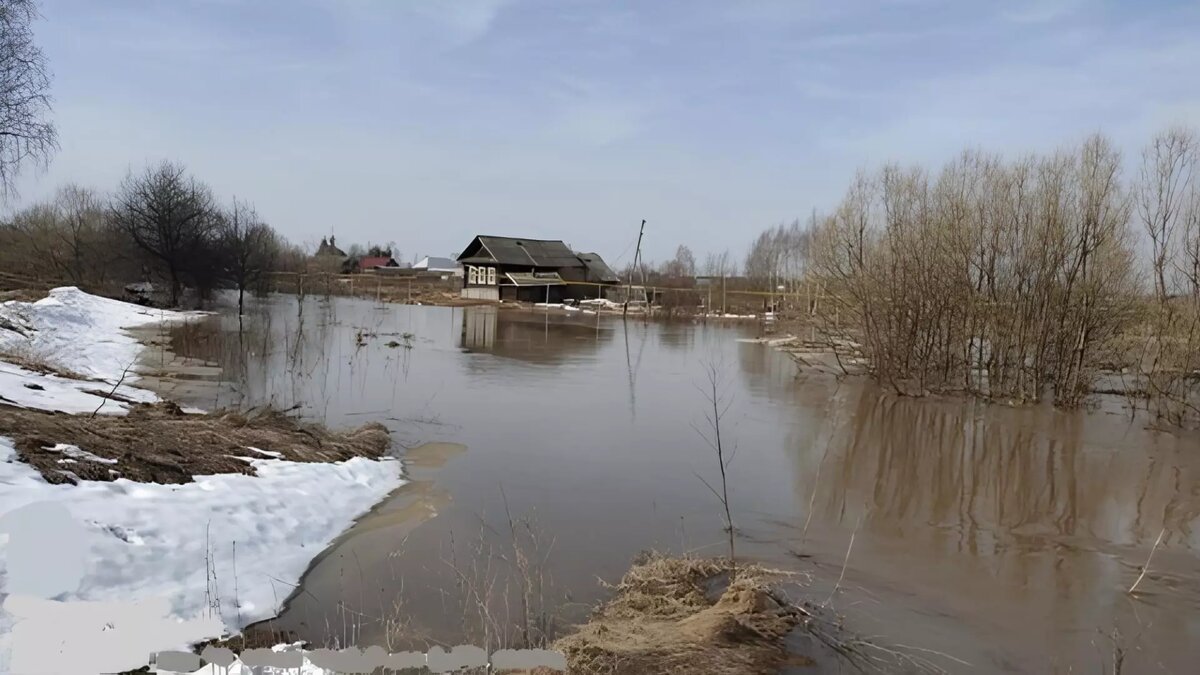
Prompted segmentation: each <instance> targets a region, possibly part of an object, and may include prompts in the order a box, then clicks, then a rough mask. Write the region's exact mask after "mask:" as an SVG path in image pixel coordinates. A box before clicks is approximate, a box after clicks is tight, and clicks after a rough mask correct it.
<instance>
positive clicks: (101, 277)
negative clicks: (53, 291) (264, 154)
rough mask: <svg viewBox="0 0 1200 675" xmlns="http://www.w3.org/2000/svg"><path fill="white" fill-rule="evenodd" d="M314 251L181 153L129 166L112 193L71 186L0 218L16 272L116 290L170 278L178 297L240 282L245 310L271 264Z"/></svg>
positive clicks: (1, 253)
mask: <svg viewBox="0 0 1200 675" xmlns="http://www.w3.org/2000/svg"><path fill="white" fill-rule="evenodd" d="M305 258H306V256H305V254H304V253H303V252H302V251H300V250H298V249H297V247H295V246H290V245H289V244H287V243H286V242H285V241H284V240H283V239H282V238H281V237H280V236H279V235H278V234H277V233H276V232H275V230H274V229H273V228H271V227H270V225H268V224H266V223H265V222H263V221H262V219H261V218H259V216H258V214H257V212H256V211H255V210H254V207H253V206H252V205H250V204H249V203H247V202H243V201H238V200H234V201H233V202H232V203H231V204H230V205H229V206H228V207H223V206H221V205H220V204H219V203H218V202H217V200H216V199H215V198H214V197H213V195H212V191H211V190H210V189H209V188H208V187H207V186H206V185H204V184H203V183H201V182H199V181H198V180H196V179H195V178H193V177H191V176H189V175H188V173H187V171H186V170H185V169H184V167H183V166H181V165H179V164H175V163H172V162H162V163H159V164H157V165H154V166H151V167H149V168H147V169H145V170H143V171H142V172H140V173H130V174H129V175H128V176H127V177H126V178H125V180H124V181H122V183H121V185H120V186H119V188H118V189H117V191H116V193H114V194H113V195H111V196H104V195H101V194H100V193H98V192H96V191H94V190H90V189H87V188H82V187H79V186H76V185H66V186H64V187H63V188H61V189H60V190H59V191H58V193H57V194H56V195H55V197H54V198H52V199H50V200H48V201H46V202H43V203H38V204H33V205H31V206H29V207H26V208H25V209H23V210H21V211H19V212H17V213H16V214H15V215H14V216H13V218H12V219H11V221H9V222H8V223H5V224H2V225H0V268H2V269H3V270H5V271H6V272H8V273H10V274H14V275H17V276H18V277H20V278H26V279H32V280H45V281H47V282H52V283H53V282H60V281H65V282H68V283H72V284H75V285H77V286H81V287H83V288H85V289H91V290H95V291H99V292H103V293H107V294H115V293H116V292H118V291H117V289H119V288H120V287H121V286H124V285H125V284H127V283H129V282H134V281H151V280H156V279H163V280H165V282H166V287H167V288H168V289H169V302H170V304H172V305H178V304H179V303H180V300H181V297H182V293H183V290H184V288H191V289H194V290H195V291H196V292H197V294H198V296H199V297H200V298H205V297H207V296H208V294H209V292H210V291H212V290H213V289H215V288H218V287H222V286H231V287H233V288H235V289H237V290H238V291H239V309H240V308H241V304H242V298H243V296H244V293H245V291H246V290H248V289H256V288H260V287H261V285H262V283H264V281H265V279H266V275H267V274H268V273H269V272H272V271H275V270H279V269H284V268H287V267H288V266H291V267H303V264H304V262H303V261H304V260H305Z"/></svg>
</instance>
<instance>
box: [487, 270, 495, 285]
mask: <svg viewBox="0 0 1200 675" xmlns="http://www.w3.org/2000/svg"><path fill="white" fill-rule="evenodd" d="M487 282H488V286H495V285H496V268H495V267H489V268H487Z"/></svg>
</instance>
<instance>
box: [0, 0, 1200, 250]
mask: <svg viewBox="0 0 1200 675" xmlns="http://www.w3.org/2000/svg"><path fill="white" fill-rule="evenodd" d="M43 12H44V14H45V20H44V21H41V22H40V23H39V24H38V25H37V26H36V32H37V37H38V40H39V42H40V43H41V45H42V46H43V48H44V50H45V52H46V54H47V56H48V58H49V60H50V63H51V67H52V68H53V70H54V74H55V79H54V85H53V87H54V97H55V117H56V120H57V122H58V125H59V132H60V136H61V139H60V140H61V145H62V149H61V152H60V153H59V154H58V155H57V156H56V157H55V159H54V161H53V163H52V164H51V166H50V169H49V170H48V171H47V172H44V173H36V172H30V173H29V174H28V175H27V176H26V178H25V179H24V180H23V181H22V182H21V201H20V202H19V203H28V202H29V201H30V200H33V199H38V198H41V197H43V196H45V195H47V194H49V193H51V192H52V191H53V189H54V188H55V187H56V186H57V185H58V184H60V183H62V182H65V181H69V180H70V181H77V182H80V183H83V184H85V185H91V186H94V187H97V188H101V189H105V190H108V189H111V188H113V187H114V186H115V185H116V184H117V183H118V182H119V180H120V179H121V177H122V176H123V175H124V174H125V173H126V172H127V171H128V170H129V169H130V168H133V169H138V168H140V167H142V166H144V165H145V164H146V163H147V162H151V161H155V160H158V159H162V158H171V159H175V160H179V161H182V162H184V163H185V164H186V165H187V166H188V167H190V168H191V170H192V171H193V173H194V174H195V175H196V176H197V177H199V178H201V179H203V180H205V181H207V182H208V183H210V184H211V185H212V186H213V187H214V189H215V190H216V191H217V192H218V194H220V195H222V196H223V197H230V196H234V195H236V196H238V197H239V198H246V199H249V200H252V201H253V202H255V203H256V204H257V206H258V209H259V212H260V213H261V214H262V215H263V216H264V217H265V218H267V219H268V220H269V222H271V223H272V224H273V225H275V226H276V227H277V228H278V229H279V230H280V231H282V232H283V233H284V234H286V235H287V236H289V237H290V238H292V239H293V240H296V241H298V242H301V243H310V244H312V243H315V242H316V240H317V239H319V238H320V237H321V236H322V235H324V234H329V233H334V234H336V235H337V236H338V240H339V242H343V241H344V242H346V243H350V242H353V241H363V242H365V241H367V240H372V241H394V242H396V245H397V249H398V250H399V251H400V252H402V253H403V256H404V257H405V258H406V259H411V258H412V257H413V256H415V255H424V254H435V255H445V254H449V253H453V252H457V251H458V250H460V249H461V248H462V247H463V246H465V245H466V243H467V242H468V241H469V239H470V237H471V236H472V235H473V234H476V233H490V234H512V235H520V236H528V237H545V238H562V239H565V240H566V241H567V242H568V243H570V244H571V245H572V246H574V247H576V248H578V249H583V250H595V251H598V252H600V253H601V254H602V255H604V256H605V257H606V258H608V259H609V261H610V262H611V263H613V264H614V265H617V264H621V263H624V262H627V260H628V259H629V258H630V257H631V256H632V250H631V249H632V243H633V240H634V239H635V238H636V235H637V225H638V223H639V222H640V220H641V219H642V218H645V219H646V220H647V221H648V224H647V234H646V245H645V246H646V249H647V256H648V257H649V258H651V259H662V258H666V257H669V256H671V255H672V253H673V251H674V249H675V247H676V246H677V245H678V244H680V243H686V244H688V245H690V246H691V247H692V248H693V249H694V250H695V251H696V252H697V257H698V258H702V256H703V253H704V252H706V251H709V250H717V249H724V248H726V247H728V248H730V249H732V250H733V252H734V253H735V254H736V255H737V256H738V257H739V259H740V257H741V256H742V255H743V253H744V252H745V250H746V248H747V245H748V243H749V241H750V240H751V239H752V238H753V236H754V234H755V233H757V232H758V231H759V230H761V229H762V228H764V227H766V226H769V225H773V224H775V223H778V222H781V221H785V220H788V221H790V220H791V219H793V218H795V217H806V216H807V215H808V214H809V213H810V211H811V210H812V209H813V208H817V209H818V210H820V209H825V208H828V207H830V206H831V205H833V204H834V203H836V201H837V200H838V199H839V198H840V196H841V193H842V191H843V189H844V187H845V186H846V184H847V183H848V181H849V179H850V178H851V176H852V174H853V172H854V171H855V169H856V168H858V167H860V166H868V167H874V166H877V165H879V164H880V163H882V162H884V161H886V160H891V159H895V160H900V161H905V162H921V163H926V164H933V163H938V162H941V161H942V160H944V159H946V158H947V157H949V156H951V155H953V154H955V153H956V152H958V151H959V150H961V149H962V148H963V147H965V146H974V147H980V148H983V149H986V150H995V151H1001V152H1005V153H1008V154H1015V153H1019V152H1024V151H1029V150H1052V149H1054V148H1055V147H1056V146H1058V145H1061V144H1064V143H1067V142H1073V141H1076V140H1079V139H1080V138H1082V137H1083V136H1084V135H1086V134H1087V133H1089V132H1091V131H1096V130H1102V131H1104V132H1106V133H1108V134H1109V135H1111V136H1112V137H1113V138H1114V139H1115V141H1116V142H1117V143H1118V145H1119V146H1120V147H1122V148H1123V149H1125V150H1126V151H1127V152H1136V150H1137V148H1138V147H1139V146H1140V144H1142V143H1143V142H1144V141H1145V140H1146V139H1147V138H1148V136H1149V135H1150V134H1151V133H1152V132H1153V131H1154V130H1155V129H1157V128H1160V127H1162V126H1165V125H1167V124H1169V123H1172V122H1189V123H1192V124H1198V123H1200V69H1198V66H1197V64H1200V3H1197V2H1179V3H1168V2H1154V1H1146V2H1132V1H1131V2H1115V1H1113V2H1094V1H1089V0H1050V1H1047V2H1025V1H1022V0H1016V1H1010V2H968V1H965V0H891V1H887V2H882V1H881V2H873V3H859V2H836V1H834V0H820V1H811V2H810V1H802V0H790V1H788V0H778V1H776V0H772V1H762V2H751V1H743V2H732V1H730V2H706V1H688V2H683V1H678V2H665V1H663V2H657V1H649V0H642V1H629V2H615V1H610V0H589V1H585V0H579V1H576V0H444V1H441V2H416V1H412V2H408V1H403V0H394V1H387V0H358V1H352V0H344V1H337V0H272V1H262V0H254V1H251V0H245V1H236V0H171V1H167V0H162V1H157V2H156V1H152V0H140V1H135V0H104V1H103V2H96V1H95V0H44V5H43Z"/></svg>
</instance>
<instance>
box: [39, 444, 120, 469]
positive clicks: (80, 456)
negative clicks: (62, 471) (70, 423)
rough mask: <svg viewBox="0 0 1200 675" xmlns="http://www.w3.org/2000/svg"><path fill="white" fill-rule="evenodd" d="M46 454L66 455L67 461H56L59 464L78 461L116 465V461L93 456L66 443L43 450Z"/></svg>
mask: <svg viewBox="0 0 1200 675" xmlns="http://www.w3.org/2000/svg"><path fill="white" fill-rule="evenodd" d="M45 450H46V451H47V452H58V453H61V454H63V455H66V456H67V457H68V458H69V459H60V460H58V463H59V464H68V463H69V464H74V463H76V462H79V461H83V462H97V463H99V464H116V463H117V460H115V459H108V458H107V457H101V456H99V455H93V454H92V453H90V452H88V451H87V450H83V449H81V448H80V447H79V446H77V445H68V444H66V443H56V444H55V445H54V447H52V448H45Z"/></svg>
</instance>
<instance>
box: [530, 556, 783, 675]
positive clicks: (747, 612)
mask: <svg viewBox="0 0 1200 675" xmlns="http://www.w3.org/2000/svg"><path fill="white" fill-rule="evenodd" d="M778 576H779V575H778V574H777V573H773V572H770V571H768V570H765V569H763V568H761V567H758V566H754V565H743V566H738V567H737V568H736V569H735V568H734V567H733V565H732V564H731V563H730V562H729V561H728V560H710V559H692V558H668V557H664V556H660V555H657V554H652V555H650V556H648V557H646V558H645V559H643V560H640V561H638V562H637V563H635V564H634V566H633V567H632V568H630V570H629V571H628V572H626V574H625V576H624V577H623V578H622V579H621V581H620V583H618V584H617V585H616V587H615V588H614V596H613V598H612V599H611V600H609V601H608V602H607V603H605V604H604V605H602V606H600V607H599V608H598V609H597V610H596V612H595V614H594V615H593V616H592V618H591V619H590V620H589V621H588V622H587V623H586V624H584V625H582V626H580V628H579V631H578V632H576V633H574V634H571V635H568V636H566V637H563V638H561V639H560V640H558V641H557V642H556V643H555V645H554V648H556V649H560V650H562V651H563V652H564V653H565V654H566V655H567V663H568V666H569V672H572V673H614V674H622V673H629V674H633V673H701V672H703V673H759V672H774V671H776V670H778V669H779V668H781V667H782V666H784V665H785V664H786V663H787V662H788V661H789V654H788V652H787V649H786V648H785V646H784V638H785V636H786V635H787V634H788V633H789V632H791V631H792V629H793V628H795V627H796V626H797V625H799V624H800V623H801V621H802V620H803V613H802V611H801V610H800V609H799V608H797V607H795V606H793V605H792V604H791V603H789V602H787V601H786V600H785V599H783V598H782V597H781V596H780V595H778V594H777V593H776V591H775V590H774V589H773V587H772V585H771V582H772V580H773V579H775V578H777V577H778Z"/></svg>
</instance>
